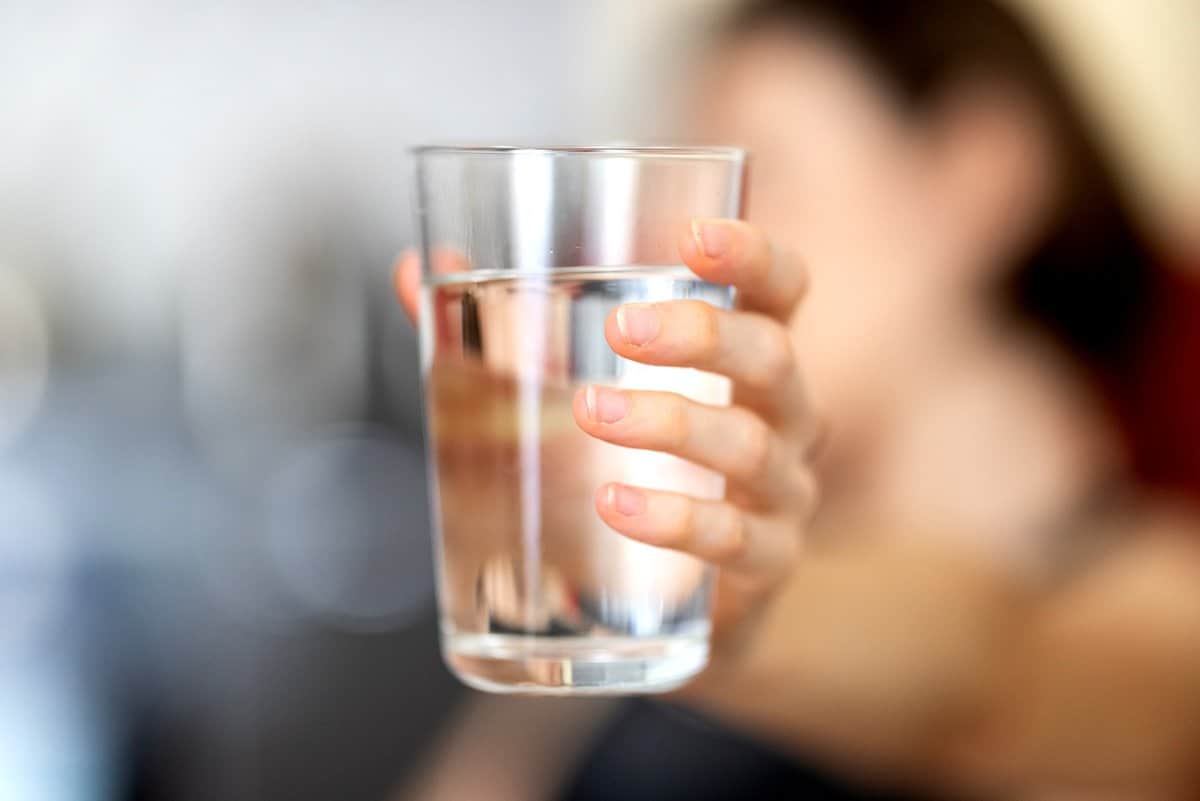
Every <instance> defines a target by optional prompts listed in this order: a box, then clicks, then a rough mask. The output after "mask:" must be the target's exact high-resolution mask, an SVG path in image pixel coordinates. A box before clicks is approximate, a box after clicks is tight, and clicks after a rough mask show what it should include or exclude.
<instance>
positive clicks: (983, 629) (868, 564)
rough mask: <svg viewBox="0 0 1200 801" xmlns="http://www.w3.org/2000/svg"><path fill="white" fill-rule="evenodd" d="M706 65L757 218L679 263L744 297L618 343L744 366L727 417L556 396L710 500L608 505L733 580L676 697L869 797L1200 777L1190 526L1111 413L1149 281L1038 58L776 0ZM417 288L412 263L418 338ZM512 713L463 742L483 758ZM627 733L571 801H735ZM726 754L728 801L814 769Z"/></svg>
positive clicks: (933, 12) (709, 113)
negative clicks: (653, 455)
mask: <svg viewBox="0 0 1200 801" xmlns="http://www.w3.org/2000/svg"><path fill="white" fill-rule="evenodd" d="M706 56H707V61H706V64H705V65H704V66H703V67H701V68H700V69H699V70H698V73H699V74H698V77H697V80H696V81H695V86H696V87H697V91H696V92H695V96H694V97H693V98H692V101H691V103H690V108H691V109H692V114H691V130H692V131H693V132H694V133H698V134H699V135H701V137H702V138H704V139H706V140H712V141H723V142H737V143H740V144H744V145H746V146H748V147H749V149H750V150H751V152H752V153H753V154H754V161H755V165H754V177H753V180H752V183H751V191H750V200H749V214H748V219H747V221H737V220H698V221H695V222H694V223H693V224H692V225H691V226H690V227H689V228H688V229H687V230H685V231H682V232H681V233H680V242H679V250H680V256H681V258H682V260H683V262H684V263H685V264H686V265H687V266H688V267H689V268H691V269H692V270H693V271H694V272H695V273H696V274H697V275H699V276H700V277H702V278H704V279H707V280H710V281H714V282H717V283H722V284H729V285H732V286H735V287H736V288H737V291H738V299H739V303H738V308H737V309H736V310H735V311H732V312H721V311H717V310H714V309H712V308H709V307H705V306H702V305H699V304H689V303H662V304H651V305H649V306H643V305H635V306H625V307H622V308H620V309H618V310H616V311H615V312H614V314H613V315H611V316H610V317H609V319H608V320H607V322H606V328H605V336H606V338H607V340H608V342H609V344H610V345H611V347H612V348H613V350H614V351H615V352H616V353H618V354H619V355H621V356H623V357H625V358H628V359H632V360H635V361H640V362H645V363H650V364H671V365H681V366H689V367H696V368H700V369H705V370H712V371H716V372H719V373H723V374H725V375H728V376H729V377H730V378H732V379H733V381H734V385H735V387H736V389H735V398H734V401H735V402H734V405H733V407H731V408H729V409H713V408H708V407H703V406H700V405H697V404H692V403H688V402H681V401H680V399H678V398H671V397H667V396H661V395H652V394H646V393H639V392H633V391H620V392H618V391H615V390H612V389H609V388H605V387H595V388H593V389H592V393H593V395H592V396H591V397H592V402H588V398H587V397H586V396H585V395H584V394H581V395H580V397H579V398H577V399H576V403H575V407H574V411H575V418H576V422H577V423H578V425H579V426H580V427H581V428H582V429H583V430H584V431H586V432H587V433H589V434H591V435H592V436H595V437H597V438H599V439H602V440H605V441H608V442H613V443H617V444H620V445H626V446H631V447H641V448H651V449H655V450H663V451H667V452H670V453H674V454H676V455H679V456H682V457H684V458H687V459H691V460H693V461H696V462H699V463H701V464H704V465H706V466H709V467H712V468H714V469H717V470H719V471H721V472H723V473H724V474H725V475H726V476H727V478H728V481H729V486H730V491H729V492H728V496H727V499H726V500H725V501H722V502H703V501H698V500H695V499H689V498H684V497H680V496H675V495H668V494H663V493H657V492H651V491H647V490H644V489H640V488H637V487H626V486H616V485H608V486H605V487H602V488H599V491H598V493H597V501H596V503H597V509H596V511H597V514H599V515H600V516H601V518H602V519H603V520H604V521H605V522H606V523H607V524H608V525H609V526H611V527H612V528H613V529H615V530H616V531H618V532H620V533H622V534H624V535H626V536H628V537H631V538H633V539H635V540H639V541H642V542H647V543H651V544H653V545H657V546H660V547H666V548H674V549H679V550H683V551H685V552H688V553H692V554H695V555H697V556H699V557H701V558H702V559H705V560H707V561H709V562H711V563H714V564H716V565H718V566H720V568H721V571H720V584H719V587H718V593H717V597H718V604H719V608H718V614H717V623H718V630H717V632H716V635H715V640H714V652H713V656H712V663H711V665H710V667H709V669H708V670H706V671H705V673H704V674H703V675H702V676H701V677H700V678H699V679H698V680H697V681H696V682H694V683H693V684H692V685H691V686H689V687H688V688H686V689H685V690H684V691H683V692H682V693H681V698H682V699H683V700H684V701H686V702H688V703H689V704H692V705H693V706H695V707H696V708H698V709H701V710H703V711H704V712H705V713H706V714H709V715H712V716H714V717H715V718H716V719H719V720H722V721H724V722H725V723H727V724H728V725H730V726H732V727H734V728H736V729H738V730H741V731H745V732H749V733H751V734H752V735H753V736H754V737H756V738H759V739H761V740H762V741H764V742H768V743H771V744H772V746H773V747H774V748H776V749H778V750H779V752H780V753H784V754H787V755H789V756H792V757H795V758H797V759H801V760H817V761H819V762H820V763H822V764H824V765H829V766H833V767H834V768H835V769H837V770H840V771H844V772H846V773H847V774H853V775H856V776H859V777H865V779H866V780H868V781H881V782H885V783H890V784H896V785H910V786H915V787H918V788H921V789H923V790H926V791H936V792H952V793H970V794H975V793H998V792H1006V793H1013V792H1026V793H1035V792H1042V791H1055V790H1062V789H1066V788H1069V789H1072V790H1078V789H1083V790H1094V789H1097V788H1103V789H1105V790H1116V791H1134V790H1136V791H1137V792H1138V794H1140V795H1143V796H1149V797H1154V796H1161V797H1174V796H1175V795H1177V794H1181V793H1184V792H1188V791H1192V790H1194V789H1196V787H1197V785H1196V782H1197V781H1200V773H1197V771H1196V769H1195V767H1194V766H1195V765H1196V764H1197V763H1200V682H1197V681H1196V679H1195V677H1196V676H1198V675H1200V541H1198V538H1196V537H1195V536H1193V535H1194V534H1195V532H1196V531H1197V530H1198V528H1200V527H1198V526H1197V524H1196V519H1195V513H1194V511H1193V510H1192V508H1191V507H1190V506H1189V505H1188V503H1186V502H1180V501H1178V499H1177V498H1172V499H1167V498H1163V497H1160V496H1157V495H1155V494H1154V493H1153V492H1151V491H1150V489H1151V488H1149V487H1147V486H1146V485H1145V484H1144V483H1139V480H1138V477H1139V475H1144V474H1145V471H1143V470H1142V469H1141V468H1143V467H1144V465H1143V464H1142V459H1143V456H1144V454H1143V453H1142V452H1141V451H1140V450H1139V430H1140V429H1139V428H1138V425H1137V424H1138V421H1137V420H1136V419H1134V418H1133V417H1132V416H1131V412H1130V410H1131V409H1132V408H1133V407H1134V406H1135V405H1136V404H1134V402H1133V399H1134V398H1135V396H1136V393H1135V392H1134V391H1133V390H1134V389H1135V388H1136V386H1135V385H1136V380H1137V376H1138V375H1139V374H1138V365H1139V360H1138V353H1139V351H1138V345H1139V343H1140V342H1141V339H1142V335H1143V333H1144V332H1145V330H1146V328H1147V325H1148V322H1149V319H1150V314H1149V312H1148V310H1152V309H1153V303H1154V301H1155V297H1156V296H1155V291H1154V287H1155V275H1156V268H1155V267H1154V261H1155V260H1154V256H1153V254H1152V252H1151V251H1150V249H1149V248H1148V247H1147V245H1146V244H1145V242H1144V239H1143V238H1142V237H1141V236H1140V235H1139V233H1138V231H1137V227H1136V225H1135V223H1134V221H1133V219H1132V217H1131V215H1130V213H1129V211H1128V209H1127V205H1126V204H1125V202H1124V200H1123V198H1122V195H1121V192H1120V190H1119V187H1118V186H1117V184H1116V182H1115V181H1114V180H1113V178H1112V176H1111V174H1110V171H1109V170H1108V168H1107V167H1106V165H1105V163H1104V161H1103V159H1102V158H1101V154H1100V151H1099V150H1098V148H1097V147H1096V146H1095V144H1094V143H1093V142H1092V138H1091V136H1090V134H1089V132H1088V131H1087V129H1086V127H1085V126H1084V125H1083V123H1082V122H1081V118H1080V115H1079V114H1078V113H1077V112H1076V111H1075V109H1074V107H1073V105H1072V103H1071V102H1070V99H1069V97H1068V94H1067V92H1066V91H1065V90H1064V89H1063V87H1062V85H1061V82H1060V80H1059V78H1058V77H1057V74H1056V72H1055V70H1054V69H1053V67H1052V65H1051V63H1050V61H1049V60H1048V59H1047V57H1046V56H1045V54H1044V53H1043V52H1042V50H1041V49H1040V48H1039V47H1038V46H1037V44H1036V42H1035V41H1034V39H1033V38H1032V37H1031V36H1030V34H1029V33H1028V32H1027V31H1026V30H1025V28H1024V26H1022V25H1021V24H1020V22H1019V20H1018V19H1017V18H1016V17H1014V16H1013V15H1012V14H1010V13H1009V12H1007V11H1006V10H1005V9H1004V8H1002V7H1001V6H999V5H997V4H995V3H993V2H991V1H990V0H893V2H888V3H877V2H873V1H872V0H761V1H760V2H754V3H751V4H749V5H746V6H744V7H742V8H741V9H740V10H739V11H738V12H737V14H736V16H735V17H734V19H733V20H732V21H731V22H730V23H729V24H728V25H727V26H726V27H725V28H724V30H723V33H722V35H721V36H720V37H719V38H718V39H717V41H716V42H714V44H713V45H712V46H711V47H710V48H709V49H708V50H707V51H706ZM797 254H803V258H801V257H800V256H799V255H797ZM418 281H419V278H418V265H417V263H416V260H415V258H414V257H411V256H410V257H407V258H405V259H404V260H402V261H401V262H400V264H399V265H398V268H397V290H398V296H399V298H400V300H401V302H402V304H403V305H404V307H405V308H406V309H407V310H408V312H409V314H410V315H412V316H414V317H415V316H416V314H417V300H416V299H417V294H418ZM810 284H811V286H812V292H811V293H809V292H808V287H809V285H810ZM810 388H811V393H812V397H813V398H814V400H812V401H810V399H809V391H810ZM814 409H820V410H821V412H820V414H818V413H817V412H816V411H814ZM822 416H824V417H825V418H827V420H828V422H829V430H830V432H831V433H830V435H829V436H826V437H822V436H820V432H821V425H820V424H819V423H818V420H819V419H821V417H822ZM818 453H819V457H818V456H817V454H818ZM814 476H819V477H820V486H821V494H822V497H823V500H822V502H821V504H820V508H819V511H818V513H817V515H816V517H815V519H812V520H810V515H811V513H812V511H813V507H814V503H815V500H814V499H815V494H816V492H815V486H816V482H815V481H814V480H813V479H814ZM496 703H497V704H499V705H501V706H503V705H504V704H512V703H513V702H510V701H503V702H496ZM640 709H641V710H642V711H641V712H640V713H639V714H640V715H641V717H638V716H637V715H635V716H634V718H633V719H632V720H633V724H632V726H633V727H634V728H636V726H637V725H639V724H644V723H645V722H646V720H647V719H648V718H647V715H651V716H652V715H654V714H658V713H653V712H649V713H648V712H646V711H645V707H641V708H640ZM508 714H509V713H503V712H501V713H497V716H496V717H494V718H492V719H491V720H492V723H491V724H490V725H489V724H488V723H487V718H488V716H487V715H486V714H485V715H482V716H480V717H477V718H476V719H475V720H474V721H473V722H468V723H467V724H465V728H464V731H466V732H467V734H466V735H465V736H464V737H463V738H460V739H459V740H458V741H456V742H457V745H456V746H453V747H462V748H466V749H468V750H470V749H474V750H470V753H476V754H482V753H484V752H486V750H487V747H486V745H484V744H485V743H486V742H489V738H490V737H491V736H492V735H494V734H495V733H496V732H498V731H505V732H511V730H512V726H511V725H507V724H505V723H504V721H510V722H511V720H512V718H511V717H506V715H508ZM530 714H533V713H530ZM596 716H597V717H599V713H597V715H596ZM580 717H587V715H581V714H577V713H571V714H562V715H559V714H558V713H547V719H548V720H551V724H550V725H547V726H543V727H538V728H539V731H538V732H536V733H535V734H532V735H530V736H531V737H536V738H540V740H538V743H536V744H535V743H532V742H531V743H527V746H528V748H527V749H526V750H527V752H529V753H531V754H532V753H536V752H537V751H538V750H539V744H542V745H544V744H547V743H552V744H553V747H552V748H550V749H548V751H547V753H550V754H551V755H552V757H551V760H552V761H555V762H558V763H562V762H564V761H565V759H566V757H565V756H564V754H565V753H566V751H568V750H570V749H572V748H575V747H582V743H583V742H585V740H586V738H585V737H584V736H583V735H580V734H578V732H579V725H580V724H579V720H578V718H580ZM481 721H483V722H482V723H481ZM560 724H561V725H560ZM568 731H571V732H575V734H572V735H571V736H570V737H568V736H565V735H564V734H563V732H568ZM631 731H633V729H632V728H631V727H630V724H629V720H628V719H627V720H625V722H624V728H621V727H620V726H618V727H617V728H616V729H611V728H610V736H609V737H608V738H607V745H601V747H600V754H601V756H599V757H596V756H593V757H592V760H591V763H590V764H589V765H588V766H585V767H584V769H583V770H584V775H585V776H588V777H591V779H592V780H593V781H591V782H587V781H582V782H580V781H577V782H576V785H577V786H576V789H575V791H574V792H575V796H574V797H577V798H584V797H586V798H624V799H636V798H642V797H669V796H670V795H672V794H673V795H675V796H676V797H689V798H717V797H727V796H728V795H729V794H731V793H732V792H733V791H732V790H730V788H731V787H733V786H735V785H731V784H729V783H728V782H722V780H721V779H720V777H718V776H716V774H715V773H714V772H713V770H710V769H709V766H708V765H707V764H705V763H704V762H703V761H702V760H690V759H689V758H688V756H687V754H688V753H689V752H688V748H690V747H691V746H692V745H694V743H693V744H688V743H685V744H684V745H682V746H679V747H678V748H676V749H674V750H672V743H671V742H670V741H669V738H663V739H664V744H663V745H662V747H661V748H659V749H657V750H656V751H655V752H653V753H641V754H631V753H630V749H628V748H627V749H625V750H621V748H620V741H621V740H622V739H625V740H626V741H631V740H632V738H630V737H624V738H623V737H622V735H629V734H630V733H631ZM668 731H678V730H677V729H676V730H671V729H668ZM506 736H507V735H506ZM687 736H688V737H690V736H692V735H687ZM614 742H615V743H617V745H615V746H614V745H613V743H614ZM472 744H473V745H472ZM568 744H569V747H568ZM514 747H515V746H514V745H513V742H512V741H511V740H510V741H508V742H507V743H506V745H505V748H514ZM643 751H645V749H643ZM676 752H678V753H679V754H680V755H679V756H678V758H677V759H675V760H674V761H673V762H672V760H671V759H670V758H669V757H670V755H671V754H672V753H676ZM448 753H450V752H448ZM457 753H458V755H459V756H461V755H462V754H463V753H465V752H457ZM692 753H696V752H695V751H693V752H692ZM515 761H519V760H515ZM471 762H472V763H473V762H474V760H471ZM528 762H529V764H528V766H527V767H528V770H527V771H526V772H527V773H532V774H537V773H538V771H539V769H540V768H544V767H546V764H547V761H546V760H544V761H542V762H538V761H537V760H536V757H530V759H529V760H528ZM458 764H466V762H464V761H460V762H459V763H458ZM672 765H674V768H672V767H671V766H672ZM638 766H642V767H643V768H644V769H642V770H639V769H638ZM728 768H729V765H728V764H727V763H726V764H724V765H723V767H722V769H724V770H727V772H730V773H731V774H732V775H734V776H735V777H736V783H738V784H736V786H739V787H741V790H740V791H739V792H738V795H740V796H741V795H768V796H769V795H770V794H773V793H781V792H784V791H793V792H795V791H798V790H800V789H803V787H804V782H805V781H810V779H806V778H804V776H803V775H802V774H779V773H778V772H776V773H774V774H772V775H773V778H771V779H770V780H769V781H767V783H766V784H755V783H754V782H753V781H751V779H749V778H748V776H751V775H752V773H753V770H750V771H749V772H748V771H747V770H746V769H745V764H743V765H742V769H740V770H733V771H728ZM443 773H445V771H443ZM688 774H691V775H692V776H693V777H699V778H695V780H693V781H690V783H689V782H688V780H687V776H688ZM547 775H550V774H549V773H547ZM654 775H658V776H659V777H660V780H658V781H657V783H656V784H655V786H654V787H653V788H652V789H646V787H645V786H643V787H641V788H640V789H639V787H638V786H636V783H637V781H639V780H646V779H647V777H652V776H654ZM781 775H783V778H780V776H781ZM598 776H599V777H603V779H602V780H596V777H598ZM663 776H665V777H666V779H662V778H661V777H663ZM543 778H544V777H543ZM557 778H562V777H561V776H559V777H557ZM455 780H456V779H454V778H453V777H452V778H451V779H448V780H447V782H448V783H443V784H439V783H438V782H437V781H434V782H432V783H431V784H428V785H426V789H429V788H435V789H429V793H430V794H429V795H428V796H427V797H438V792H441V791H445V792H446V795H445V796H443V797H454V792H453V791H449V790H445V788H446V787H451V786H453V784H454V781H455ZM458 780H461V777H460V778H459V779H458ZM509 780H510V781H513V782H516V785H514V786H517V787H519V789H517V790H513V792H514V795H513V797H521V794H522V793H524V797H537V796H539V795H541V796H544V795H545V794H547V793H550V792H552V790H549V789H545V786H546V785H547V784H549V783H553V782H542V786H541V788H535V785H537V781H535V780H533V779H529V780H528V781H525V783H522V782H523V781H524V780H521V779H511V778H510V779H509ZM671 782H675V785H674V789H672V785H671ZM771 782H775V783H774V784H772V783H771ZM683 786H686V787H688V788H689V789H688V790H687V791H680V789H679V788H680V787H683ZM439 787H440V788H441V790H437V789H436V788H439ZM491 787H492V789H493V790H495V791H496V792H501V789H502V788H501V787H500V785H499V784H492V785H491ZM721 793H724V794H725V795H724V796H722V795H721ZM490 797H497V796H496V795H494V794H493V795H492V796H490Z"/></svg>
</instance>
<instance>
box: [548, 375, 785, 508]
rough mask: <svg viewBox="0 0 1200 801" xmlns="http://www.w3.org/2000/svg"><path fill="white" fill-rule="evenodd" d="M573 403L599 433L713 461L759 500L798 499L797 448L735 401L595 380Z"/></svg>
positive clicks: (579, 418)
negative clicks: (713, 401)
mask: <svg viewBox="0 0 1200 801" xmlns="http://www.w3.org/2000/svg"><path fill="white" fill-rule="evenodd" d="M572 410H573V412H574V414H575V421H576V423H577V424H578V425H579V427H580V428H582V429H583V430H584V431H585V432H587V433H588V434H591V435H592V436H594V437H596V438H597V439H602V440H604V441H605V442H611V443H613V444H616V445H623V446H625V447H629V448H641V449H645V450H654V451H661V452H663V453H669V454H672V455H675V456H679V457H680V458H683V459H687V460H689V461H692V462H695V463H696V464H700V465H703V466H705V467H709V468H712V469H713V470H716V471H718V472H720V473H723V474H725V476H726V477H727V478H728V479H729V480H730V481H733V482H736V483H737V484H738V486H739V487H740V488H741V489H743V490H744V491H745V492H746V493H747V494H748V495H750V496H751V497H753V498H755V499H758V500H760V501H762V502H763V503H764V505H767V506H782V507H792V506H794V505H796V504H798V503H802V502H803V501H804V497H803V495H804V492H803V491H804V487H803V478H804V477H803V475H802V474H803V472H804V470H803V469H802V467H801V464H800V460H799V456H798V455H797V454H793V453H792V452H791V450H790V449H789V448H788V447H786V446H785V444H784V442H783V440H782V439H780V437H779V436H778V435H776V434H775V432H774V431H772V430H771V429H770V428H769V427H768V426H767V424H766V422H764V421H763V419H762V418H761V417H759V416H758V415H756V414H754V413H753V412H750V411H748V410H746V409H743V408H741V407H738V406H731V407H725V408H720V407H716V406H706V405H704V404H702V403H696V402H695V401H691V400H688V399H686V398H684V397H683V396H681V395H676V394H675V393H673V392H645V391H634V390H618V389H612V388H610V387H600V386H596V385H594V384H593V385H588V386H587V387H585V388H583V389H581V390H579V392H577V393H576V394H575V399H574V403H573V404H572Z"/></svg>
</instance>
